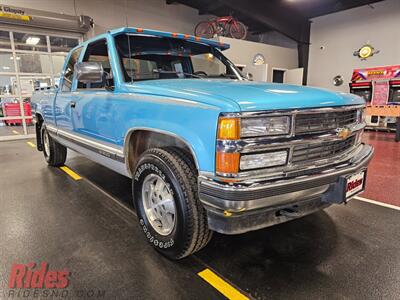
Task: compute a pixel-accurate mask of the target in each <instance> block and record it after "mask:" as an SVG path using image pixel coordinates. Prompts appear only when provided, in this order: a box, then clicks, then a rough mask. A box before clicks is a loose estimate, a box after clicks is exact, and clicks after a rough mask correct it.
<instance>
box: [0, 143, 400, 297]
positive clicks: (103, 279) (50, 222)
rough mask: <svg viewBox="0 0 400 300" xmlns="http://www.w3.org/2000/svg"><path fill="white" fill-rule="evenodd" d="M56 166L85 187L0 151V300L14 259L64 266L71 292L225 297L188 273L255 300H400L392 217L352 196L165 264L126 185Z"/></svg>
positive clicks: (74, 164) (34, 158)
mask: <svg viewBox="0 0 400 300" xmlns="http://www.w3.org/2000/svg"><path fill="white" fill-rule="evenodd" d="M32 142H34V141H32ZM66 165H67V166H68V167H70V168H71V169H72V170H74V171H75V172H76V173H78V174H79V175H81V176H82V178H83V179H82V180H78V181H76V180H73V179H72V178H71V177H70V176H68V175H67V174H66V173H64V172H63V171H62V170H60V169H58V168H50V167H47V166H46V164H45V162H44V159H43V156H42V153H40V152H38V151H36V150H35V149H34V148H32V147H30V146H29V145H28V144H27V142H26V141H15V142H2V143H0V249H1V252H0V299H3V298H6V299H7V296H9V294H8V293H10V289H9V288H8V283H9V276H10V271H11V267H12V265H13V263H21V264H24V263H29V262H36V263H39V262H47V263H48V264H49V265H50V267H49V269H52V270H53V269H55V270H60V269H67V270H69V271H70V272H71V277H70V284H69V286H68V287H67V288H66V290H67V291H68V292H69V295H70V296H76V295H78V294H79V292H81V293H83V295H85V294H84V293H86V296H88V295H92V294H91V292H92V291H93V293H96V292H99V291H100V292H104V293H105V294H102V295H105V296H104V297H103V298H105V299H224V296H223V295H222V294H220V293H219V292H218V291H217V290H216V289H215V288H213V287H212V286H211V285H209V284H208V283H207V282H205V281H204V280H203V279H201V278H200V277H199V276H198V275H197V273H198V272H199V271H202V270H204V269H206V268H209V269H211V270H212V271H214V272H215V273H217V274H219V275H220V277H222V278H223V279H224V280H226V281H227V282H230V283H231V284H232V285H233V286H235V287H236V288H237V289H239V290H241V291H242V292H243V293H244V294H245V295H246V296H248V297H250V298H255V299H277V298H278V299H399V295H400V284H399V282H400V222H399V221H400V211H399V210H395V209H390V208H386V207H382V206H377V205H374V204H370V203H366V202H362V201H358V200H352V201H351V202H350V203H349V204H348V205H346V206H344V205H340V206H339V205H336V206H332V207H330V208H328V209H326V210H324V211H321V212H318V213H315V214H313V215H310V216H307V217H304V218H302V219H298V220H294V221H291V222H288V223H285V224H281V225H278V226H274V227H270V228H267V229H263V230H259V231H256V232H252V233H248V234H244V235H238V236H223V235H215V236H214V238H213V240H212V241H211V243H210V244H209V245H208V246H207V247H206V248H205V249H203V250H202V251H200V252H199V253H197V254H196V255H193V256H191V257H189V258H187V259H184V260H182V261H179V262H171V261H168V260H167V259H165V258H163V257H162V256H160V255H159V254H157V253H156V252H155V251H153V250H152V249H151V248H150V247H149V246H148V245H147V244H146V241H145V239H144V238H143V236H142V235H143V234H142V232H141V231H140V229H139V227H138V226H137V220H136V217H135V214H134V212H133V210H132V207H131V204H130V203H131V196H130V189H131V183H130V180H129V179H127V178H125V177H122V176H120V175H118V174H116V173H114V172H112V171H110V170H107V169H105V168H103V167H102V166H99V165H97V164H95V163H93V162H91V161H89V160H87V159H86V158H84V157H82V156H79V155H77V154H74V153H73V152H69V156H68V160H67V162H66ZM376 196H379V195H376ZM394 197H399V195H398V193H397V195H396V196H394ZM40 292H43V291H40ZM79 295H81V294H79ZM39 296H40V294H39ZM41 296H42V298H45V297H44V296H43V295H41ZM29 298H30V297H28V298H25V299H29ZM39 298H40V297H39ZM74 298H77V297H74ZM83 298H88V297H82V299H83ZM93 298H95V297H92V299H93ZM10 299H11V298H10ZM14 299H18V298H16V297H14ZM21 299H22V296H21ZM47 299H48V298H47Z"/></svg>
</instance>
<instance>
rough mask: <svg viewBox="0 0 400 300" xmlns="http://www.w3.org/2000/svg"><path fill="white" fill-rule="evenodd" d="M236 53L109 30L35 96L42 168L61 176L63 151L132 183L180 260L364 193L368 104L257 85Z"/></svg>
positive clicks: (141, 211)
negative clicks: (217, 237) (220, 236)
mask: <svg viewBox="0 0 400 300" xmlns="http://www.w3.org/2000/svg"><path fill="white" fill-rule="evenodd" d="M228 47H229V45H227V44H223V43H219V42H216V41H212V40H206V39H203V38H199V37H195V36H190V35H185V34H177V33H169V32H160V31H154V30H147V29H141V28H121V29H116V30H112V31H109V32H107V33H105V34H102V35H100V36H98V37H95V38H93V39H91V40H88V41H86V42H84V43H83V44H81V45H79V46H77V47H75V48H74V49H72V51H71V52H70V53H69V55H68V57H67V59H66V62H65V66H64V71H63V73H62V74H63V75H62V78H61V80H60V84H59V87H57V88H54V89H46V90H41V91H37V92H36V93H35V94H34V95H33V97H32V102H33V114H34V118H35V121H36V134H37V147H38V150H40V151H43V153H44V157H45V159H46V161H47V163H48V164H49V165H50V166H60V165H63V164H64V162H65V160H66V156H67V148H69V149H72V150H74V151H77V152H79V153H81V154H83V155H85V156H86V157H88V158H89V159H91V160H93V161H95V162H97V163H99V164H102V165H104V166H106V167H108V168H110V169H112V170H114V171H115V172H118V173H120V174H123V175H125V176H128V177H130V178H132V184H133V190H132V191H133V202H134V205H135V209H136V212H137V215H138V222H139V224H140V226H141V228H142V229H143V233H144V236H145V238H146V239H147V240H148V242H149V243H150V244H151V245H152V246H153V247H154V248H156V249H157V250H158V251H160V252H161V253H162V254H164V255H165V256H167V257H169V258H172V259H180V258H183V257H185V256H188V255H189V254H191V253H193V252H196V251H198V250H200V249H201V248H202V247H204V246H205V245H206V244H207V243H208V242H209V240H210V238H211V236H212V232H213V231H216V232H220V233H224V234H238V233H244V232H248V231H251V230H256V229H260V228H264V227H267V226H271V225H274V224H278V223H281V222H285V221H289V220H292V219H294V218H298V217H301V216H304V215H307V214H310V213H313V212H315V211H318V210H320V209H323V208H325V207H327V206H329V205H331V204H333V203H338V204H340V203H346V201H347V200H349V199H350V198H352V197H354V196H355V195H356V194H358V193H360V192H362V191H363V190H364V186H365V178H366V168H367V165H368V162H369V161H370V159H371V157H372V154H373V149H372V147H371V146H368V145H365V144H363V143H362V142H361V137H362V133H363V129H364V126H365V123H364V101H363V99H361V98H360V97H357V96H355V95H350V94H344V93H334V92H330V91H327V90H322V89H317V88H310V87H301V86H293V85H282V84H271V83H265V82H253V81H249V80H247V79H246V78H245V77H244V76H243V75H242V74H241V73H240V71H239V70H238V69H237V68H236V67H235V65H234V64H233V63H232V62H231V61H229V59H228V58H226V57H225V56H224V55H223V51H224V50H225V49H227V48H228Z"/></svg>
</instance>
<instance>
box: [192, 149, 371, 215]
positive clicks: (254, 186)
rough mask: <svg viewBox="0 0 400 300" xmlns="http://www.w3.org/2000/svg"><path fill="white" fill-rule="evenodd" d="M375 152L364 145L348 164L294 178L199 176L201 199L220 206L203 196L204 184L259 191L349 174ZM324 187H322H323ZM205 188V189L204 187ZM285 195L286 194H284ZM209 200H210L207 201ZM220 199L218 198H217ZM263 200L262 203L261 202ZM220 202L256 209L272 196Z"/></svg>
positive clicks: (267, 203) (365, 164)
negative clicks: (247, 180) (241, 180)
mask: <svg viewBox="0 0 400 300" xmlns="http://www.w3.org/2000/svg"><path fill="white" fill-rule="evenodd" d="M373 153H374V149H373V148H372V147H371V146H369V145H363V147H362V149H360V151H359V152H358V153H357V154H356V155H355V156H354V157H353V158H352V159H351V160H350V161H349V162H348V163H347V164H341V165H338V166H335V167H332V168H330V169H327V170H324V171H321V172H319V173H315V174H312V175H306V176H298V177H294V178H286V179H280V180H276V181H272V182H271V181H270V182H264V183H255V182H253V183H251V184H249V185H244V184H223V183H220V182H216V181H214V180H212V179H211V178H207V177H203V176H199V178H198V182H199V193H200V200H201V201H202V203H204V204H205V205H208V206H213V207H218V206H216V202H214V203H210V202H209V200H210V199H211V198H210V196H208V197H202V186H209V187H211V188H216V189H218V190H220V191H226V192H258V191H262V190H266V189H267V190H268V189H273V188H277V187H285V186H289V185H291V184H296V185H299V184H301V183H306V182H311V181H314V180H321V179H324V178H330V177H334V176H338V177H339V176H343V175H348V174H352V173H354V172H357V171H358V170H361V169H364V168H365V167H366V166H367V165H368V163H369V161H370V160H371V158H372V155H373ZM321 188H322V187H321ZM203 190H204V189H203ZM283 195H285V194H283ZM207 200H208V201H207ZM216 200H218V199H216ZM259 201H261V202H262V203H260V202H259ZM281 201H282V200H281ZM218 203H220V204H222V205H225V206H229V207H230V208H231V209H239V210H240V209H243V208H244V209H254V208H260V207H261V206H263V207H268V206H270V204H271V203H270V197H266V198H260V199H257V200H252V202H250V203H248V201H245V200H243V201H235V199H232V200H231V201H227V200H221V201H218ZM219 208H221V209H225V208H226V207H221V205H220V207H219Z"/></svg>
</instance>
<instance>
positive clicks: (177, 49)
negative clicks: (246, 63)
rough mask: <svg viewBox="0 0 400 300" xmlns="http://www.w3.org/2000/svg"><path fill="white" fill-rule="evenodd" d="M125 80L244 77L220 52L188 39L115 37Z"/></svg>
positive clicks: (146, 36) (148, 36) (151, 36)
mask: <svg viewBox="0 0 400 300" xmlns="http://www.w3.org/2000/svg"><path fill="white" fill-rule="evenodd" d="M115 42H116V47H117V51H118V54H119V58H120V62H121V66H122V71H123V74H124V77H125V81H127V82H131V81H139V80H151V79H173V78H180V79H184V78H198V79H202V78H225V79H239V80H242V79H243V76H242V75H241V73H240V71H239V70H238V69H237V68H236V67H235V65H234V64H233V63H232V62H231V61H229V60H228V59H227V58H226V57H225V56H224V55H223V54H222V53H221V51H220V50H219V49H217V48H214V47H212V46H209V45H206V44H202V43H195V42H191V41H188V40H183V39H176V38H168V37H160V36H153V35H129V34H122V35H119V36H116V37H115Z"/></svg>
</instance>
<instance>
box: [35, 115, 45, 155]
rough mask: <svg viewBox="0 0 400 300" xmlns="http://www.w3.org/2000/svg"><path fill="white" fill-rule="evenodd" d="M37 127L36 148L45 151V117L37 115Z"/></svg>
mask: <svg viewBox="0 0 400 300" xmlns="http://www.w3.org/2000/svg"><path fill="white" fill-rule="evenodd" d="M35 116H36V125H35V130H36V148H37V149H38V150H39V151H42V150H43V147H42V133H41V131H40V130H41V128H42V124H43V122H44V120H43V117H42V115H41V114H36V115H35Z"/></svg>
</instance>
